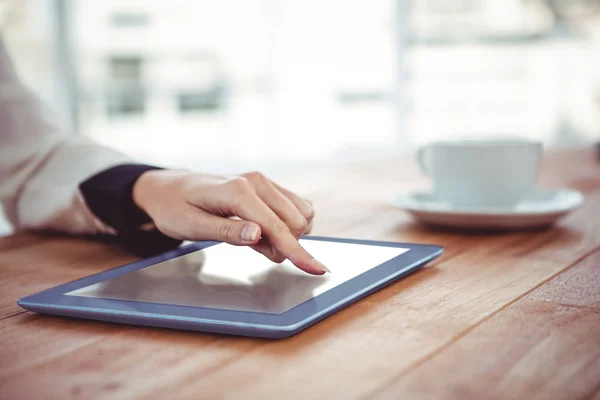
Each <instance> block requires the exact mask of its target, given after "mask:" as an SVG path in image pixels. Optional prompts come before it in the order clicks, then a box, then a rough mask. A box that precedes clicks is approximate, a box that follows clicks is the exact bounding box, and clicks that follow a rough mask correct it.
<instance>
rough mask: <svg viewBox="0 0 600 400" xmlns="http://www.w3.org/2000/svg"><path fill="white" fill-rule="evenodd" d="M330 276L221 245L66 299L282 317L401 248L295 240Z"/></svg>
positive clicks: (94, 285) (97, 284) (128, 275)
mask: <svg viewBox="0 0 600 400" xmlns="http://www.w3.org/2000/svg"><path fill="white" fill-rule="evenodd" d="M300 242H301V244H302V246H303V247H304V248H305V249H306V250H307V251H308V252H309V253H311V254H312V255H313V256H314V257H315V258H316V259H317V260H319V261H321V262H322V263H323V264H325V265H326V266H327V267H328V268H329V269H330V270H331V273H330V274H329V273H328V274H325V275H321V276H314V275H309V274H307V273H305V272H303V271H301V270H299V269H298V268H296V267H295V266H293V264H291V263H290V262H289V261H285V262H283V263H282V264H275V263H273V262H272V261H269V260H268V259H267V258H266V257H264V256H263V255H261V254H259V253H256V252H255V251H254V250H252V249H250V248H248V247H237V246H232V245H228V244H225V243H220V244H217V245H214V246H211V247H208V248H206V249H203V250H199V251H195V252H192V253H189V254H186V255H183V256H180V257H177V258H173V259H171V260H168V261H163V262H161V263H158V264H155V265H152V266H149V267H146V268H142V269H139V270H137V271H133V272H129V273H127V274H123V275H121V276H118V277H116V278H113V279H110V280H107V281H103V282H99V283H96V284H93V285H90V286H86V287H84V288H81V289H77V290H74V291H72V292H69V293H66V295H70V296H80V297H96V298H105V299H117V300H131V301H141V302H150V303H160V304H174V305H184V306H193V307H207V308H217V309H224V310H238V311H250V312H262V313H271V314H281V313H283V312H285V311H287V310H289V309H291V308H293V307H295V306H297V305H299V304H302V303H304V302H305V301H307V300H309V299H311V298H313V297H315V296H318V295H320V294H322V293H324V292H326V291H328V290H331V289H332V288H334V287H336V286H338V285H340V284H342V283H344V282H346V281H348V280H350V279H352V278H354V277H356V276H358V275H360V274H361V273H363V272H365V271H368V270H370V269H371V268H374V267H376V266H378V265H380V264H382V263H384V262H386V261H388V260H390V259H392V258H394V257H396V256H398V255H400V254H402V253H405V252H406V251H408V249H405V248H397V247H381V246H373V245H362V244H350V243H335V242H324V241H317V240H303V239H301V240H300Z"/></svg>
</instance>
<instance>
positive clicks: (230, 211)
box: [133, 170, 329, 275]
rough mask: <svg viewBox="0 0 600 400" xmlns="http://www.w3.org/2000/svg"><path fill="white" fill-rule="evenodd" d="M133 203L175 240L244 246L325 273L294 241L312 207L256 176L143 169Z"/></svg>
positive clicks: (275, 259)
mask: <svg viewBox="0 0 600 400" xmlns="http://www.w3.org/2000/svg"><path fill="white" fill-rule="evenodd" d="M133 200H134V201H135V203H136V204H137V205H138V206H139V207H140V208H141V209H142V210H144V211H145V212H146V213H148V215H149V216H150V217H151V218H152V220H153V222H154V224H155V225H156V227H157V228H158V230H160V231H161V232H163V233H164V234H166V235H168V236H171V237H173V238H175V239H182V240H217V241H223V242H227V243H231V244H234V245H247V246H251V247H252V248H253V249H255V250H256V251H258V252H260V253H262V254H264V255H265V256H267V257H268V258H269V259H270V260H272V261H273V262H276V263H280V262H283V261H284V260H285V259H289V260H290V261H291V262H292V263H293V264H294V265H296V266H297V267H298V268H300V269H302V270H304V271H306V272H308V273H310V274H318V275H321V274H324V273H325V272H329V271H328V269H327V268H326V267H325V266H324V265H323V264H321V263H320V262H319V261H317V260H316V259H314V258H313V257H312V256H311V255H310V254H308V253H307V252H306V250H304V249H303V248H302V246H300V243H298V238H299V237H300V236H302V235H304V234H306V233H308V232H310V229H311V227H312V220H313V216H314V210H313V208H312V205H311V204H310V203H309V202H307V201H306V200H303V199H302V198H300V197H298V196H297V195H295V194H294V193H292V192H290V191H289V190H286V189H284V188H282V187H280V186H278V185H277V184H276V183H274V182H272V181H270V180H269V179H267V178H266V177H265V176H264V175H262V174H261V173H259V172H250V173H248V174H244V175H242V176H238V177H232V178H224V177H220V176H214V175H203V174H194V173H191V172H187V171H173V170H153V171H148V172H146V173H144V174H142V175H141V176H140V177H139V178H138V180H137V181H136V183H135V185H134V187H133ZM229 217H238V218H239V219H232V218H229Z"/></svg>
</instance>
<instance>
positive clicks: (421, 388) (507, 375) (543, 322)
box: [377, 252, 600, 400]
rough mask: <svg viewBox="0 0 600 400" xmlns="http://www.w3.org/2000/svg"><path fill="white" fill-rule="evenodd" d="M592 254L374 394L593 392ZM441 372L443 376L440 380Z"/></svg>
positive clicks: (546, 395)
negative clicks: (382, 390)
mask: <svg viewBox="0 0 600 400" xmlns="http://www.w3.org/2000/svg"><path fill="white" fill-rule="evenodd" d="M599 276H600V252H596V253H595V254H593V255H592V256H590V257H588V258H587V259H585V260H583V261H582V262H580V263H578V264H577V265H576V266H574V267H573V268H572V269H570V270H568V271H566V272H565V273H563V274H560V275H559V276H558V277H557V278H556V279H553V280H552V281H550V282H548V283H547V284H546V285H544V286H542V287H541V288H539V289H537V290H535V291H533V292H532V293H530V294H528V295H527V296H525V297H524V298H522V299H521V300H519V301H517V302H516V303H514V304H512V305H511V306H510V307H508V308H507V309H506V310H504V311H503V312H501V313H498V314H497V315H495V316H494V317H493V318H490V319H489V320H488V321H486V322H485V323H483V324H482V325H481V326H479V327H477V328H475V329H474V330H473V331H472V332H470V333H469V334H468V335H466V336H465V337H463V338H462V339H460V340H458V341H456V342H454V343H452V345H451V346H449V347H448V348H446V349H444V350H443V351H441V352H439V353H438V354H435V356H434V357H431V358H430V359H428V361H427V362H424V363H422V364H421V365H419V366H418V367H417V368H415V369H412V370H410V371H408V372H407V373H406V374H404V375H403V376H396V377H394V378H393V383H392V384H391V386H389V387H388V388H387V389H386V390H385V391H384V392H382V393H381V394H380V395H379V396H377V397H378V398H384V399H398V398H401V397H405V398H419V399H455V398H486V399H520V398H528V399H555V400H560V399H585V398H591V397H592V396H598V395H599V394H600V280H599V279H598V277H599ZM440 377H443V379H440Z"/></svg>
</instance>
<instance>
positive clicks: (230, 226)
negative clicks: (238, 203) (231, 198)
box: [197, 215, 261, 246]
mask: <svg viewBox="0 0 600 400" xmlns="http://www.w3.org/2000/svg"><path fill="white" fill-rule="evenodd" d="M202 225H203V226H202V227H199V229H198V231H199V232H197V233H198V234H199V236H201V237H204V238H206V239H209V240H217V241H220V242H226V243H230V244H233V245H246V246H247V245H254V244H256V243H258V241H259V239H260V235H261V229H260V226H259V225H258V224H257V223H255V222H250V221H243V220H233V219H229V218H223V217H217V216H215V215H210V216H208V218H203V221H202Z"/></svg>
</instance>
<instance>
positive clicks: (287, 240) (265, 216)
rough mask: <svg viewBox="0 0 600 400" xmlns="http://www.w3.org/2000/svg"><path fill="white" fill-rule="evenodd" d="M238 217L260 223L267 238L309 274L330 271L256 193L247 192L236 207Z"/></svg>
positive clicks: (320, 273)
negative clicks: (308, 250) (304, 246)
mask: <svg viewBox="0 0 600 400" xmlns="http://www.w3.org/2000/svg"><path fill="white" fill-rule="evenodd" d="M233 211H234V212H235V213H236V214H237V216H238V217H240V218H243V219H245V220H247V221H253V222H256V223H257V224H259V225H260V227H261V229H262V232H263V235H264V236H265V237H266V239H267V240H268V241H269V242H270V243H271V244H272V245H273V246H274V247H275V249H277V250H278V251H279V252H280V253H281V254H283V255H284V256H285V257H286V258H287V259H288V260H290V261H291V262H292V263H293V264H294V265H295V266H297V267H298V268H300V269H301V270H303V271H305V272H308V273H309V274H314V275H322V274H324V273H325V272H330V271H329V270H328V269H327V267H325V266H324V265H323V264H322V263H321V262H320V261H318V260H317V259H315V258H314V257H313V256H311V255H310V254H309V253H308V252H307V251H306V250H305V249H304V248H303V247H302V246H301V245H300V243H299V242H298V240H297V239H296V238H295V237H294V235H293V234H292V233H291V232H290V230H289V228H288V227H287V225H286V224H285V223H284V222H283V221H282V220H281V219H279V217H278V216H277V214H275V212H274V211H273V210H271V209H270V208H269V207H268V206H267V205H266V204H265V203H264V202H263V201H262V200H261V199H260V198H259V197H258V196H257V195H256V193H252V192H250V193H247V194H246V196H244V198H243V200H242V202H240V203H238V205H237V206H235V207H234V209H233Z"/></svg>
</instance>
